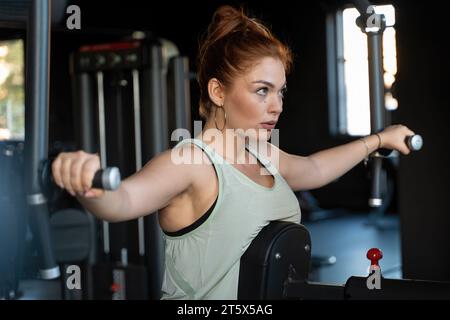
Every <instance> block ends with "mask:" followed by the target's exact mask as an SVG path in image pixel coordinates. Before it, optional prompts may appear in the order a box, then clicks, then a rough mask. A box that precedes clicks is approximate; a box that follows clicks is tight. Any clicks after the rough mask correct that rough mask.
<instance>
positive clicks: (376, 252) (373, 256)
mask: <svg viewBox="0 0 450 320" xmlns="http://www.w3.org/2000/svg"><path fill="white" fill-rule="evenodd" d="M381 258H383V252H381V250H380V249H378V248H372V249H369V251H367V259H369V260H370V264H371V265H375V266H379V264H378V260H380V259H381Z"/></svg>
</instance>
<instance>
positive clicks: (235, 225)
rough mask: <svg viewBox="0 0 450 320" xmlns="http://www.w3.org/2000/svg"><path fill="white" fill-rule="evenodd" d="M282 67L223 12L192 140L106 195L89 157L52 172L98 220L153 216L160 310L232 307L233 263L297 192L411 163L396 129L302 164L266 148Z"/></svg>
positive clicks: (262, 33)
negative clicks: (217, 303)
mask: <svg viewBox="0 0 450 320" xmlns="http://www.w3.org/2000/svg"><path fill="white" fill-rule="evenodd" d="M290 65H291V53H290V51H289V49H288V48H287V47H286V46H285V45H283V44H282V43H281V42H280V41H279V40H278V39H276V38H275V37H274V36H273V35H272V34H271V33H270V31H269V30H268V29H267V28H266V27H264V26H263V25H262V24H261V23H260V22H258V21H256V20H254V19H250V18H248V17H247V16H246V15H245V14H244V13H243V12H242V11H239V10H236V9H234V8H232V7H229V6H223V7H220V8H219V9H218V10H217V11H216V12H215V14H214V16H213V19H212V22H211V24H210V26H209V28H208V32H207V35H206V37H205V39H204V41H203V43H202V45H201V47H200V52H199V64H198V82H199V85H200V114H201V116H202V117H203V118H205V119H206V123H205V126H204V128H203V131H202V132H201V133H200V134H199V135H197V136H196V137H195V138H194V139H186V140H183V141H181V142H180V143H179V144H177V146H176V147H175V148H174V149H172V150H166V151H165V152H163V153H161V154H160V155H158V156H156V157H155V158H154V159H152V160H151V161H150V162H149V163H147V164H146V166H145V167H144V168H142V170H140V171H139V172H137V173H135V174H134V175H133V176H131V177H129V178H127V179H125V180H124V181H123V182H122V184H121V186H120V188H119V189H118V190H117V191H114V192H104V191H102V190H98V189H92V188H91V181H92V178H93V176H94V173H95V172H96V171H97V170H98V169H99V168H100V161H99V157H98V156H97V155H95V154H87V153H85V152H82V151H78V152H74V153H62V154H60V155H59V156H58V158H57V159H56V160H55V161H54V163H53V168H52V170H53V175H54V179H55V181H56V183H57V184H58V185H59V186H60V187H61V188H65V189H66V190H67V191H68V192H70V193H71V194H72V195H74V196H75V195H76V196H77V198H78V200H79V201H80V202H81V203H82V204H83V206H84V207H86V208H87V209H88V210H89V211H90V212H92V213H93V214H95V215H96V216H97V217H98V218H100V219H105V220H108V221H113V222H114V221H123V220H129V219H135V218H138V217H140V216H143V215H146V214H149V213H152V212H155V211H159V222H160V225H161V228H162V229H163V230H164V237H165V245H166V247H165V259H166V260H165V265H166V270H165V275H164V280H163V288H162V291H163V298H164V299H236V297H237V287H238V275H239V263H240V257H241V255H242V254H243V253H244V251H245V250H246V249H247V247H248V246H249V244H250V242H251V241H252V239H253V238H254V237H255V236H256V235H257V234H258V232H259V231H260V230H261V229H262V228H263V227H264V226H265V225H267V224H268V223H269V222H270V221H272V220H285V221H291V222H295V223H299V222H300V207H299V204H298V201H297V199H296V197H295V195H294V193H293V191H298V190H307V189H314V188H319V187H321V186H324V185H326V184H327V183H329V182H331V181H333V180H335V179H336V178H338V177H340V176H342V175H343V174H345V173H346V172H347V171H348V170H350V169H351V168H353V167H354V166H355V165H356V164H358V163H359V162H360V161H362V160H363V159H364V158H366V157H367V156H368V155H369V153H371V152H373V151H375V150H376V149H377V148H380V147H383V148H391V149H396V150H399V151H400V152H402V153H403V154H408V153H409V150H408V147H407V146H406V145H405V143H404V140H405V137H406V136H408V135H413V134H414V133H413V132H412V131H411V130H409V129H408V128H406V127H405V126H402V125H396V126H391V127H388V128H387V129H385V130H384V131H382V132H381V133H379V134H376V135H371V136H367V137H365V138H362V139H359V140H357V141H353V142H351V143H348V144H345V145H342V146H338V147H335V148H332V149H328V150H324V151H321V152H318V153H315V154H313V155H310V156H308V157H302V156H297V155H291V154H288V153H286V152H284V151H282V150H280V149H278V148H277V147H276V146H275V145H273V144H271V143H269V142H268V139H269V137H270V135H271V134H272V131H273V129H274V126H275V124H276V122H277V120H278V119H279V116H280V114H281V112H282V105H283V93H284V90H285V88H286V73H287V72H288V71H289V68H290ZM255 142H256V144H257V145H258V146H261V145H262V146H264V147H266V148H267V152H264V154H262V153H260V152H258V150H257V148H255V147H254V145H255ZM262 149H264V148H262ZM180 159H182V161H179V160H180ZM194 159H197V160H198V159H201V161H200V162H199V161H192V160H194Z"/></svg>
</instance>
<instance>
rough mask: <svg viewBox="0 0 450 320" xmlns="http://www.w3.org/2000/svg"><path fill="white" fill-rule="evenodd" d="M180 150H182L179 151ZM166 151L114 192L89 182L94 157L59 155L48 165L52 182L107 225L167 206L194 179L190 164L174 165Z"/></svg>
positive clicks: (95, 161)
mask: <svg viewBox="0 0 450 320" xmlns="http://www.w3.org/2000/svg"><path fill="white" fill-rule="evenodd" d="M183 149H184V148H183ZM171 151H172V150H166V151H164V152H163V153H161V154H159V155H157V156H156V157H155V158H153V159H152V160H151V161H149V162H148V163H147V164H146V165H145V166H144V167H143V168H142V169H141V170H140V171H138V172H136V173H135V174H133V175H132V176H130V177H128V178H127V179H124V180H123V181H122V183H121V185H120V187H119V188H118V189H117V190H115V191H104V190H100V189H94V188H91V187H92V180H93V177H94V174H95V172H97V170H99V169H100V159H99V157H98V155H96V154H89V153H86V152H83V151H77V152H67V153H66V152H64V153H61V154H60V155H59V156H58V157H57V158H56V159H55V160H54V162H53V164H52V173H53V177H54V180H55V183H56V184H57V185H58V186H60V187H61V188H64V189H66V190H67V191H68V192H69V193H70V194H72V195H73V196H77V199H78V200H79V201H80V203H81V204H82V205H83V206H84V207H85V208H86V209H87V210H88V211H89V212H91V213H92V214H94V215H95V216H97V217H98V218H100V219H103V220H107V221H110V222H118V221H124V220H131V219H135V218H138V217H140V216H143V215H147V214H149V213H153V212H155V211H157V210H159V209H161V208H164V207H165V206H167V205H168V204H169V203H170V201H171V199H173V198H174V197H175V196H177V195H178V194H180V193H182V192H183V191H185V190H186V189H187V188H189V186H190V185H191V184H192V182H193V180H194V175H195V170H194V167H193V166H194V164H186V163H184V164H176V163H174V162H173V161H172V158H171Z"/></svg>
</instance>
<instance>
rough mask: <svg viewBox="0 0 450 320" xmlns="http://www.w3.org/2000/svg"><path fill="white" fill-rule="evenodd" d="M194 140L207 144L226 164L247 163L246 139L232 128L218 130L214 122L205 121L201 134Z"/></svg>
mask: <svg viewBox="0 0 450 320" xmlns="http://www.w3.org/2000/svg"><path fill="white" fill-rule="evenodd" d="M195 138H197V139H199V140H202V141H203V142H205V143H206V144H208V145H209V147H211V148H213V149H214V150H215V151H216V152H217V153H218V154H220V155H221V156H222V157H223V158H224V159H226V160H227V161H228V162H231V163H233V164H238V163H248V155H247V154H246V152H245V146H246V145H247V142H248V141H247V138H246V137H245V136H243V135H242V134H239V132H238V130H236V129H234V128H228V127H226V126H225V127H224V128H223V129H222V130H219V129H217V128H216V125H215V124H214V121H207V122H206V124H205V127H204V128H203V130H202V132H201V133H200V134H199V135H198V136H196V137H195Z"/></svg>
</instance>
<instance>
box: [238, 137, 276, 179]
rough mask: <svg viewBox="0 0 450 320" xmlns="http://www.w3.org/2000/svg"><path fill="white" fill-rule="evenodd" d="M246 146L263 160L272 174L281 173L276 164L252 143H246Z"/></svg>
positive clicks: (260, 160)
mask: <svg viewBox="0 0 450 320" xmlns="http://www.w3.org/2000/svg"><path fill="white" fill-rule="evenodd" d="M245 148H246V149H247V150H248V151H249V152H250V153H251V154H252V155H253V156H254V157H255V158H256V159H258V160H259V162H261V164H262V165H263V166H264V167H265V168H266V169H267V171H269V172H270V173H271V174H272V175H276V174H279V172H278V170H277V168H276V167H275V165H274V164H273V163H272V162H271V161H270V160H269V159H268V158H267V157H266V156H264V155H262V154H261V153H258V151H257V150H256V149H255V147H254V146H253V145H252V144H246V146H245Z"/></svg>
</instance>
